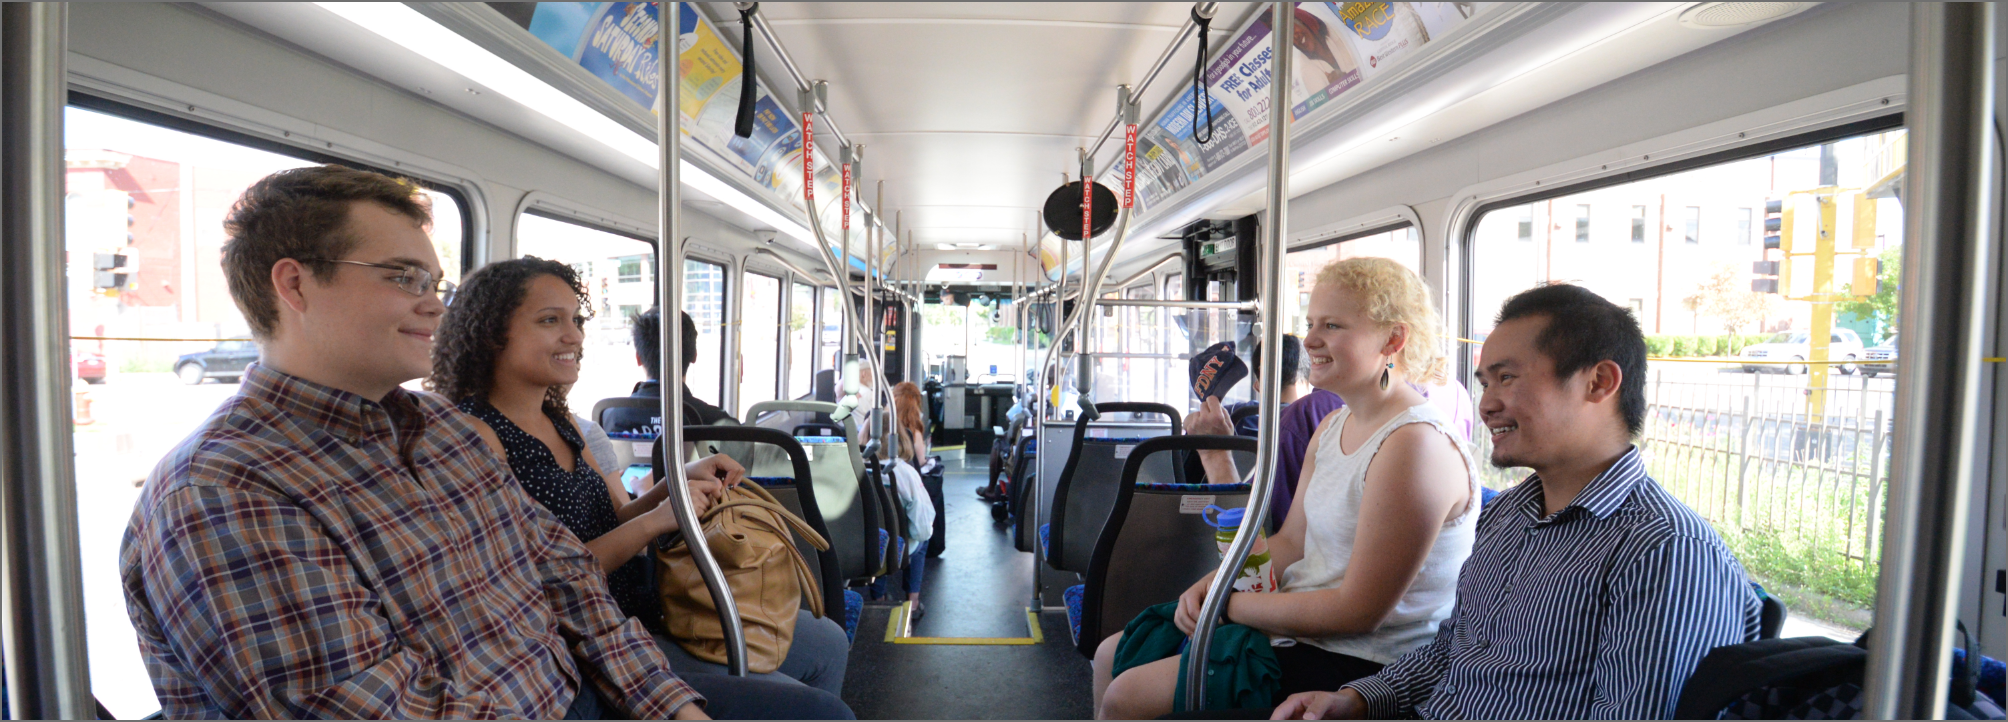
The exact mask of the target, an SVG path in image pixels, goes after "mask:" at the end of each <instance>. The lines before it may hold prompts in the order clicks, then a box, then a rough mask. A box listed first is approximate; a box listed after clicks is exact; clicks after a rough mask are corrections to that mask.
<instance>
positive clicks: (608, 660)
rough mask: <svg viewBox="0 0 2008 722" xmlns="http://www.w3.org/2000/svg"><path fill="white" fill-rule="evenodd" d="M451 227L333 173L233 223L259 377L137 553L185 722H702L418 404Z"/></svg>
mask: <svg viewBox="0 0 2008 722" xmlns="http://www.w3.org/2000/svg"><path fill="white" fill-rule="evenodd" d="M430 220H431V218H430V211H429V209H428V208H427V207H426V205H425V196H424V195H422V194H421V193H420V192H419V189H418V188H417V187H416V186H414V185H412V184H411V183H410V182H408V181H401V180H397V179H393V178H389V177H386V176H382V175H378V174H375V173H369V172H364V171H358V170H352V169H348V168H342V167H339V166H333V165H326V166H319V167H313V168H302V169H297V170H289V171H283V172H280V173H276V174H274V175H271V176H268V177H266V178H265V179H263V180H260V181H258V183H256V184H254V185H253V186H251V188H250V189H249V190H247V191H245V193H244V196H243V197H242V198H241V199H239V200H238V202H237V204H236V205H235V206H234V207H233V208H232V209H231V212H230V216H229V218H228V219H227V220H226V221H225V228H226V230H227V231H228V232H229V235H230V240H229V242H228V243H226V244H225V246H224V248H223V267H224V271H225V274H226V276H227V279H228V283H229V287H230V294H231V297H232V298H233V299H235V300H236V302H237V305H238V307H239V308H240V309H242V310H243V312H244V317H245V319H246V320H247V321H249V323H250V325H251V330H252V333H253V335H254V336H256V337H257V339H258V341H259V343H260V345H261V347H262V350H263V353H262V359H261V360H260V362H259V363H258V364H256V365H254V366H251V367H250V368H249V369H247V370H246V371H245V374H244V379H243V385H242V387H241V389H240V390H239V391H238V393H237V395H235V396H233V397H231V398H230V399H229V400H227V401H225V402H224V403H223V405H222V406H221V407H219V408H218V409H217V410H216V413H215V414H214V415H212V416H211V417H210V418H209V420H208V421H207V422H205V423H204V424H203V425H202V426H201V427H200V428H198V429H197V430H196V431H195V433H194V434H192V435H190V436H189V437H188V439H187V440H186V441H184V442H182V444H181V445H180V446H179V447H177V448H176V449H175V450H174V451H172V452H171V453H169V454H168V456H167V458H165V459H163V460H162V461H161V463H160V465H159V466H158V467H157V468H155V469H154V471H153V473H152V474H151V475H150V476H149V478H148V479H147V481H146V487H145V490H144V491H143V492H142V493H141V496H140V499H139V501H138V503H137V504H136V506H135V509H134V511H133V517H132V521H131V524H130V525H129V526H128V528H127V531H126V537H125V541H124V544H123V547H122V549H121V560H120V571H121V576H122V578H123V581H124V587H125V593H126V606H127V610H128V612H129V613H130V614H131V616H132V620H133V625H134V627H135V628H136V630H137V632H138V635H139V642H140V649H141V652H142V653H143V654H144V655H145V657H146V660H147V669H148V672H149V673H150V674H151V676H152V677H153V681H154V686H155V691H156V693H157V694H158V696H159V698H160V702H161V705H162V710H161V713H162V715H163V716H165V717H168V718H171V719H178V718H195V717H230V718H248V717H290V718H312V717H332V718H384V717H420V718H468V719H472V718H493V717H530V718H544V719H555V718H559V717H565V716H567V715H568V713H569V714H571V715H574V716H582V715H584V716H598V715H601V714H619V715H623V716H628V717H635V718H646V719H659V718H667V717H670V716H672V715H673V716H675V717H676V718H679V719H684V718H701V717H703V716H704V714H705V712H704V710H703V709H702V708H701V706H700V705H699V704H693V703H701V702H703V701H704V698H703V697H701V696H699V695H698V694H697V693H696V692H695V691H693V690H692V689H691V688H690V687H689V686H687V685H686V684H685V683H684V682H683V681H682V680H680V679H678V678H677V677H676V676H675V675H674V674H672V673H671V672H670V671H669V666H668V664H667V663H666V661H665V660H664V659H663V657H662V653H661V652H660V651H658V650H657V648H656V646H655V642H654V641H653V640H652V639H650V637H649V633H648V630H646V629H644V628H643V627H642V624H641V623H640V622H639V621H637V620H634V619H630V618H627V617H625V616H623V615H622V614H621V613H620V610H619V608H618V607H616V606H615V604H614V602H613V600H612V599H611V598H610V597H609V596H608V593H607V590H606V585H605V582H604V581H603V579H602V577H601V573H600V566H599V563H598V562H597V561H596V560H595V559H594V557H593V555H592V552H590V551H588V550H587V549H586V547H585V546H584V545H583V544H580V543H579V541H578V539H577V538H576V537H573V536H572V535H571V533H569V532H567V531H565V528H564V527H563V526H562V525H560V524H559V523H558V521H557V520H556V518H555V517H553V516H552V515H551V514H550V513H549V512H548V511H545V510H544V509H543V507H542V506H540V505H538V504H536V503H533V502H532V501H531V500H530V499H529V497H527V496H525V495H524V494H523V493H522V491H521V490H520V488H519V487H518V485H517V483H516V481H515V480H514V479H512V478H511V477H510V476H509V470H508V467H507V466H506V465H504V464H503V463H502V462H501V461H500V460H498V459H496V458H495V456H494V455H492V454H491V453H489V451H488V449H487V447H486V446H485V445H484V444H483V442H482V440H481V437H480V436H479V435H477V434H476V432H475V431H474V429H473V427H471V426H470V425H469V424H468V423H467V422H466V420H465V418H464V417H462V416H460V415H459V414H458V413H457V412H456V411H454V409H453V406H452V405H451V404H450V403H448V402H446V401H445V400H442V399H439V398H437V397H434V396H430V395H427V394H419V393H413V392H410V391H406V390H404V389H402V388H400V387H399V385H400V384H402V383H404V382H406V381H409V380H411V379H415V378H419V377H422V376H425V375H426V374H427V373H428V372H430V370H431V367H432V365H431V351H432V335H433V331H434V329H436V328H437V327H438V326H439V321H440V317H441V315H442V314H444V313H445V312H446V304H445V302H444V301H445V299H444V298H443V297H442V296H443V295H447V294H451V293H452V288H453V287H452V285H451V284H447V283H442V282H440V281H439V280H438V279H439V278H440V276H441V272H440V268H439V260H438V257H437V254H435V253H434V251H433V248H432V242H431V239H430V238H429V237H428V236H427V233H426V227H427V225H428V224H429V223H430ZM602 704H606V705H609V706H611V707H613V709H605V708H604V707H602V706H601V705H602Z"/></svg>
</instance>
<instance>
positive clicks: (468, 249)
mask: <svg viewBox="0 0 2008 722" xmlns="http://www.w3.org/2000/svg"><path fill="white" fill-rule="evenodd" d="M63 104H64V106H66V107H76V108H82V109H84V110H88V111H91V112H93V113H103V114H105V115H110V116H114V117H118V118H123V119H125V120H130V121H133V122H136V123H145V124H147V125H152V126H157V127H160V128H166V129H168V130H172V131H177V132H181V133H187V134H189V135H195V136H201V137H204V138H208V139H210V140H217V141H222V142H225V143H232V144H236V145H241V146H244V147H247V148H251V149H253V150H262V151H265V152H267V153H274V154H277V155H283V156H289V157H293V158H298V159H300V160H305V161H312V162H315V163H329V164H334V165H340V166H346V167H349V168H354V169H356V170H366V171H370V172H373V173H382V174H384V175H387V176H391V177H393V178H407V179H410V180H411V181H412V182H415V183H417V184H418V185H419V187H421V188H424V189H426V190H429V191H433V192H436V193H441V194H444V195H446V196H447V197H450V198H452V199H453V202H454V203H455V204H456V205H458V206H459V210H460V268H459V275H460V277H463V278H464V277H466V276H467V274H468V273H470V272H472V271H473V270H474V268H475V267H474V265H473V263H474V259H475V257H476V254H477V252H478V251H479V250H480V249H478V248H476V247H475V246H476V243H475V237H476V236H477V235H478V234H477V233H476V229H475V223H476V219H477V218H478V217H479V216H478V215H477V214H476V213H475V212H474V205H475V203H474V200H475V198H477V197H478V193H477V191H476V190H475V188H474V187H473V186H472V185H469V184H466V183H462V182H458V181H449V180H441V179H439V178H435V177H432V176H428V175H426V174H425V173H423V172H418V171H413V170H410V169H407V168H404V167H403V166H402V165H399V166H397V167H394V168H385V167H383V166H381V165H377V164H375V163H370V162H367V161H362V160H358V159H355V158H352V157H349V156H344V155H338V154H335V153H329V152H326V150H325V149H315V148H309V147H307V146H305V145H299V144H294V143H285V142H281V141H278V140H273V139H271V138H267V137H264V136H259V135H253V134H251V133H246V132H244V131H241V130H236V129H234V128H229V127H226V126H222V125H216V124H213V123H208V122H204V121H201V120H197V119H193V118H185V117H182V116H179V115H174V114H171V113H163V112H160V111H158V110H153V109H150V108H145V107H141V106H138V105H134V104H132V103H128V102H125V101H122V100H117V99H114V98H110V97H107V96H103V95H97V94H94V93H91V92H89V91H85V90H79V89H77V88H74V87H73V88H71V89H70V91H69V93H68V97H66V98H65V99H64V102H63ZM435 210H436V209H435ZM482 227H483V228H486V225H485V224H484V225H483V226H482Z"/></svg>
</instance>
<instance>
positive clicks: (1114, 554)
mask: <svg viewBox="0 0 2008 722" xmlns="http://www.w3.org/2000/svg"><path fill="white" fill-rule="evenodd" d="M1205 449H1219V450H1226V451H1244V452H1248V453H1254V451H1255V440H1254V439H1250V438H1247V437H1244V436H1161V437H1157V438H1154V439H1149V440H1147V441H1144V442H1143V443H1141V444H1138V445H1137V447H1136V448H1135V449H1133V450H1131V452H1130V455H1129V458H1128V459H1127V460H1125V461H1124V463H1123V472H1122V477H1121V478H1120V479H1119V480H1118V482H1117V485H1116V501H1115V507H1114V508H1113V509H1112V510H1111V512H1110V514H1109V520H1108V523H1107V524H1105V525H1103V527H1102V533H1101V536H1100V537H1099V538H1098V539H1097V540H1096V541H1095V550H1094V556H1093V558H1092V559H1091V560H1090V561H1089V564H1088V573H1087V583H1086V585H1085V586H1086V588H1085V590H1084V591H1083V594H1082V610H1081V632H1080V637H1079V639H1078V644H1079V649H1080V651H1081V654H1083V655H1086V656H1088V657H1090V658H1093V657H1094V654H1095V648H1096V647H1098V646H1100V645H1101V643H1102V640H1103V639H1105V638H1107V637H1108V636H1109V635H1111V634H1115V633H1116V632H1119V631H1122V628H1123V626H1124V625H1126V624H1128V623H1129V621H1130V620H1131V619H1134V618H1136V615H1138V614H1140V613H1142V612H1143V610H1144V609H1146V608H1148V607H1150V606H1151V605H1154V604H1162V603H1164V602H1169V601H1173V600H1176V599H1178V595H1179V594H1181V593H1183V592H1184V591H1185V590H1186V588H1188V587H1190V586H1192V583H1193V582H1195V581H1198V580H1199V578H1200V577H1203V576H1205V575H1206V573H1207V572H1210V571H1213V570H1214V569H1215V568H1217V567H1219V566H1220V550H1219V547H1218V546H1217V544H1216V543H1215V542H1214V538H1213V536H1214V529H1213V527H1211V526H1208V525H1207V524H1206V521H1205V519H1204V518H1203V516H1202V512H1203V511H1204V510H1205V508H1206V507H1207V506H1208V505H1214V506H1220V507H1223V508H1229V509H1231V508H1237V507H1245V506H1247V504H1248V485H1247V484H1150V483H1138V478H1139V476H1140V475H1141V474H1142V472H1143V469H1144V466H1145V464H1146V463H1147V462H1149V460H1150V458H1151V457H1152V456H1153V455H1161V456H1174V455H1179V454H1188V453H1191V452H1194V451H1199V450H1205ZM1175 462H1176V460H1174V463H1175Z"/></svg>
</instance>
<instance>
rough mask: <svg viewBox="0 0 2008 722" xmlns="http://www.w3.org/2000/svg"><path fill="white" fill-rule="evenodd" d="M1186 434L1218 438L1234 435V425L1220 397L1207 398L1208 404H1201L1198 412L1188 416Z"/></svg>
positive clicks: (1186, 418)
mask: <svg viewBox="0 0 2008 722" xmlns="http://www.w3.org/2000/svg"><path fill="white" fill-rule="evenodd" d="M1185 433H1188V434H1214V435H1218V436H1232V435H1233V434H1234V423H1233V422H1232V421H1230V420H1229V419H1228V418H1227V407H1224V406H1221V405H1220V397H1218V396H1208V397H1206V402H1205V403H1203V404H1200V406H1199V410H1198V411H1194V412H1192V413H1191V414H1188V415H1186V417H1185Z"/></svg>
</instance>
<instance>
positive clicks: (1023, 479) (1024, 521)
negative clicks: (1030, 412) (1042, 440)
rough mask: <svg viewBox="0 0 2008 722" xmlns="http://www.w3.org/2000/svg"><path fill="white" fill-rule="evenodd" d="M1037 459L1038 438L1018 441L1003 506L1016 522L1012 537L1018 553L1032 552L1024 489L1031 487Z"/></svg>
mask: <svg viewBox="0 0 2008 722" xmlns="http://www.w3.org/2000/svg"><path fill="white" fill-rule="evenodd" d="M1038 459H1039V437H1037V436H1027V437H1025V438H1022V439H1019V440H1018V453H1017V454H1016V455H1014V456H1013V457H1012V460H1011V485H1010V487H1009V488H1007V489H1005V493H1006V494H1007V496H1006V497H1005V506H1006V508H1007V509H1008V510H1009V511H1010V513H1011V515H1012V516H1014V517H1016V518H1017V520H1018V521H1017V524H1016V528H1015V529H1014V530H1013V534H1012V536H1013V541H1014V542H1015V543H1016V544H1017V547H1018V551H1021V552H1029V551H1032V542H1031V540H1030V539H1028V538H1027V535H1026V533H1025V530H1026V528H1027V526H1028V525H1030V524H1031V520H1030V511H1029V509H1028V508H1027V507H1026V506H1025V500H1026V499H1029V498H1031V497H1028V496H1026V494H1027V493H1028V492H1026V488H1027V487H1030V486H1031V485H1032V479H1033V477H1034V476H1035V472H1034V470H1035V469H1037V468H1038V463H1037V462H1038Z"/></svg>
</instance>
